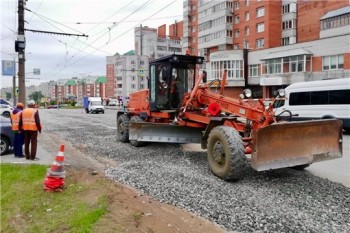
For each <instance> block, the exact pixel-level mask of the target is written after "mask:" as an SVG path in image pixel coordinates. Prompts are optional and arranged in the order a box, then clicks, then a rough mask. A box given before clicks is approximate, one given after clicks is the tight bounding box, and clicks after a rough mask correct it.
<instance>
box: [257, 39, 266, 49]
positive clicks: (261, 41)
mask: <svg viewBox="0 0 350 233" xmlns="http://www.w3.org/2000/svg"><path fill="white" fill-rule="evenodd" d="M255 47H256V48H257V49H260V48H264V39H257V40H256V43H255Z"/></svg>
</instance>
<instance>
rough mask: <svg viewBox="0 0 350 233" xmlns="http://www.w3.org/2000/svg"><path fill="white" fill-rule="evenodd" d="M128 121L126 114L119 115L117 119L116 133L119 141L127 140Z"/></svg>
mask: <svg viewBox="0 0 350 233" xmlns="http://www.w3.org/2000/svg"><path fill="white" fill-rule="evenodd" d="M129 121H130V118H129V116H127V115H120V116H119V117H118V121H117V134H118V140H119V141H121V142H128V141H129Z"/></svg>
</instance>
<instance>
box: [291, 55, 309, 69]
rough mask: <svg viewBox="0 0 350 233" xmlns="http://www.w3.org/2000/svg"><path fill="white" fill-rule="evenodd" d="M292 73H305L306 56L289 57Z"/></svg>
mask: <svg viewBox="0 0 350 233" xmlns="http://www.w3.org/2000/svg"><path fill="white" fill-rule="evenodd" d="M289 65H290V72H291V73H296V72H304V71H305V70H304V68H305V67H304V55H301V56H292V57H289Z"/></svg>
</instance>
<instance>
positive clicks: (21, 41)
mask: <svg viewBox="0 0 350 233" xmlns="http://www.w3.org/2000/svg"><path fill="white" fill-rule="evenodd" d="M16 42H17V43H18V44H17V46H16V47H17V48H18V49H17V50H18V91H19V95H18V102H22V103H23V104H24V105H25V103H26V85H25V61H26V59H25V36H24V0H18V38H17V41H16Z"/></svg>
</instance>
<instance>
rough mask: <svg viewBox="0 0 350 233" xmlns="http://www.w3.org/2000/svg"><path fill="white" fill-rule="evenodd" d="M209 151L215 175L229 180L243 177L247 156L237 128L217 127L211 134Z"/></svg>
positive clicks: (209, 158)
mask: <svg viewBox="0 0 350 233" xmlns="http://www.w3.org/2000/svg"><path fill="white" fill-rule="evenodd" d="M207 153H208V162H209V167H210V169H211V171H212V172H213V174H214V175H216V176H217V177H219V178H221V179H223V180H228V181H229V180H238V179H240V178H241V176H242V175H243V170H244V169H245V167H246V163H247V158H246V156H245V151H244V146H243V142H242V138H241V136H240V135H239V133H238V132H237V130H235V129H234V128H232V127H228V126H217V127H215V128H214V129H213V130H212V131H211V132H210V134H209V138H208V145H207Z"/></svg>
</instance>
